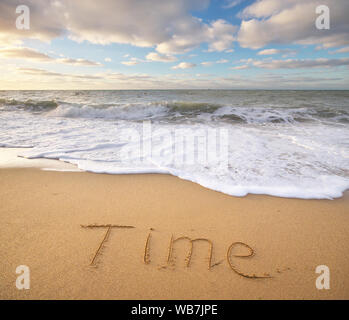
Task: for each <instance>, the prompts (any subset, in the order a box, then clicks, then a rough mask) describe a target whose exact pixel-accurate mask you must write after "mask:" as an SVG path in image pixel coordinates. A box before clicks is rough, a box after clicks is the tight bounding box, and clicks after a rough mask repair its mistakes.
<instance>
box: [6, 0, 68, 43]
mask: <svg viewBox="0 0 349 320" xmlns="http://www.w3.org/2000/svg"><path fill="white" fill-rule="evenodd" d="M18 5H27V6H28V7H29V9H30V29H29V30H18V29H17V28H16V24H15V22H16V18H17V17H18V16H19V14H17V13H16V7H17V6H18ZM62 9H63V8H59V7H57V5H55V1H50V0H49V1H48V0H1V1H0V30H1V32H0V44H3V45H9V44H19V43H21V40H22V39H23V38H29V39H38V40H41V41H45V42H47V41H50V40H51V39H53V38H57V37H60V36H62V35H64V34H65V32H66V27H65V25H66V19H65V17H64V11H63V10H62Z"/></svg>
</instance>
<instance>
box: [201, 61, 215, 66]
mask: <svg viewBox="0 0 349 320" xmlns="http://www.w3.org/2000/svg"><path fill="white" fill-rule="evenodd" d="M200 64H201V65H203V66H204V67H210V66H212V65H213V64H214V62H213V61H204V62H201V63H200Z"/></svg>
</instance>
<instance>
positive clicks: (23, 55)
mask: <svg viewBox="0 0 349 320" xmlns="http://www.w3.org/2000/svg"><path fill="white" fill-rule="evenodd" d="M1 57H2V58H8V59H23V60H30V61H34V62H41V63H61V64H69V65H75V66H101V65H102V64H101V63H99V62H95V61H90V60H86V59H72V58H60V59H56V58H53V57H51V56H49V55H47V54H46V53H42V52H39V51H37V50H35V49H32V48H26V47H6V48H1V49H0V58H1Z"/></svg>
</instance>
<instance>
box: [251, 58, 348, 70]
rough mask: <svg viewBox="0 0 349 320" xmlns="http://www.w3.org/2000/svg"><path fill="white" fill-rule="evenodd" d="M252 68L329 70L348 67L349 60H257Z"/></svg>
mask: <svg viewBox="0 0 349 320" xmlns="http://www.w3.org/2000/svg"><path fill="white" fill-rule="evenodd" d="M252 64H253V66H255V67H258V68H263V69H303V68H330V67H340V66H348V65H349V58H342V59H325V58H319V59H287V60H262V61H260V60H257V61H253V62H252Z"/></svg>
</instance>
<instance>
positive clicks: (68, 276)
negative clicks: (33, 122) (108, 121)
mask: <svg viewBox="0 0 349 320" xmlns="http://www.w3.org/2000/svg"><path fill="white" fill-rule="evenodd" d="M0 182H1V183H0V203H1V205H0V216H1V223H0V298H1V299H286V298H288V299H349V278H348V275H347V274H348V271H349V256H348V248H349V197H348V194H346V195H345V196H344V197H342V198H340V199H336V200H300V199H285V198H277V197H269V196H261V195H249V196H247V197H243V198H238V197H231V196H228V195H224V194H222V193H219V192H215V191H212V190H208V189H205V188H203V187H201V186H199V185H197V184H194V183H191V182H188V181H184V180H181V179H179V178H176V177H173V176H169V175H151V174H149V175H105V174H93V173H87V172H55V171H42V170H39V169H35V168H22V169H19V168H10V169H9V168H8V169H4V168H3V169H0ZM125 226H128V228H126V227H125ZM131 227H133V228H131ZM149 234H150V235H149ZM181 237H187V238H190V239H192V240H193V239H201V240H198V241H194V242H190V241H188V239H187V238H182V239H180V240H177V241H174V240H175V239H177V238H181ZM171 238H172V241H171ZM191 244H192V245H193V247H192V252H191V256H190V257H189V255H190V248H191ZM211 246H212V247H211ZM252 251H253V255H252V256H249V257H245V258H243V257H237V256H238V255H240V256H247V255H250V254H251V253H252ZM19 265H26V266H28V267H29V268H30V281H31V282H30V289H29V290H18V289H17V288H16V286H15V281H16V277H17V276H18V275H17V274H16V272H15V270H16V267H17V266H19ZM318 265H326V266H328V267H329V268H330V289H329V290H318V289H317V288H316V286H315V281H316V278H317V277H318V276H319V275H318V274H316V273H315V268H316V267H317V266H318Z"/></svg>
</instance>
